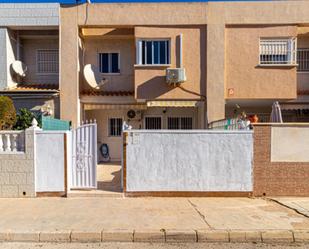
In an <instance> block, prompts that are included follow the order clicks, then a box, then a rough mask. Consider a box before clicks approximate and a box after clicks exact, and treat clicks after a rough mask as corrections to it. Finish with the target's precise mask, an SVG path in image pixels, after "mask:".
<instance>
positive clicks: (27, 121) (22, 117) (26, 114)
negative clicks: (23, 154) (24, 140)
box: [14, 108, 41, 130]
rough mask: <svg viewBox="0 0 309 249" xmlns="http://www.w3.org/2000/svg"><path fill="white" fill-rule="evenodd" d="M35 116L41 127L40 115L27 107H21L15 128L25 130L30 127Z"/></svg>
mask: <svg viewBox="0 0 309 249" xmlns="http://www.w3.org/2000/svg"><path fill="white" fill-rule="evenodd" d="M34 118H35V119H36V120H37V121H38V123H39V127H41V118H40V117H39V115H36V114H35V113H33V112H31V111H30V110H28V109H26V108H21V109H19V111H18V114H17V120H16V124H15V126H14V130H24V129H27V128H29V127H30V126H31V123H32V120H33V119H34Z"/></svg>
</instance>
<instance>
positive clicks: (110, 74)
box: [101, 73, 121, 76]
mask: <svg viewBox="0 0 309 249" xmlns="http://www.w3.org/2000/svg"><path fill="white" fill-rule="evenodd" d="M101 74H102V75H103V76H113V75H120V74H121V73H101Z"/></svg>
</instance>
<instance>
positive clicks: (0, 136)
mask: <svg viewBox="0 0 309 249" xmlns="http://www.w3.org/2000/svg"><path fill="white" fill-rule="evenodd" d="M24 151H25V132H24V131H0V153H2V154H3V153H16V152H24Z"/></svg>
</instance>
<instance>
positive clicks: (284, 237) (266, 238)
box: [262, 230, 294, 243]
mask: <svg viewBox="0 0 309 249" xmlns="http://www.w3.org/2000/svg"><path fill="white" fill-rule="evenodd" d="M262 241H263V242H264V243H274V242H277V243H281V242H282V243H287V242H293V241H294V239H293V234H292V232H291V231H288V230H270V231H265V232H262Z"/></svg>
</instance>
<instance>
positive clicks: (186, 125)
mask: <svg viewBox="0 0 309 249" xmlns="http://www.w3.org/2000/svg"><path fill="white" fill-rule="evenodd" d="M166 103H167V102H166ZM173 103H175V102H173ZM186 103H187V105H185V104H183V105H184V106H181V103H176V104H177V106H167V105H165V106H147V105H138V104H136V105H95V106H93V107H92V108H86V110H84V119H85V120H94V119H95V120H96V123H97V127H98V128H97V140H98V146H97V147H98V162H99V163H104V162H115V161H116V162H117V161H118V162H119V161H121V158H122V143H123V138H122V129H123V124H124V123H125V124H126V125H127V126H129V127H131V128H132V129H147V130H161V129H164V130H192V129H204V128H205V127H204V124H205V122H204V117H205V116H204V110H203V109H204V106H203V105H198V102H196V101H195V102H194V105H193V104H192V103H193V102H186ZM188 103H190V104H191V105H189V104H188ZM161 104H162V105H164V103H161Z"/></svg>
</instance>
